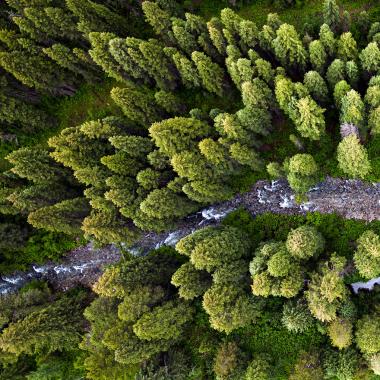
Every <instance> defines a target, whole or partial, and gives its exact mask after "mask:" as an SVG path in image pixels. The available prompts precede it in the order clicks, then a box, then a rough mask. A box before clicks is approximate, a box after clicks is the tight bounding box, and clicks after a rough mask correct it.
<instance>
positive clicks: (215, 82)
mask: <svg viewBox="0 0 380 380" xmlns="http://www.w3.org/2000/svg"><path fill="white" fill-rule="evenodd" d="M191 59H192V60H193V62H194V63H195V66H196V68H197V70H198V73H199V76H200V78H201V80H202V84H203V86H204V88H205V89H206V90H207V91H210V92H213V93H215V94H217V95H218V96H222V94H223V91H224V71H223V69H222V68H221V67H220V66H219V65H218V64H217V63H214V62H212V60H211V58H210V57H208V56H207V55H206V54H204V53H202V52H199V51H194V52H193V53H192V54H191Z"/></svg>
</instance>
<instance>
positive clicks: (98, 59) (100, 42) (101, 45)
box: [88, 32, 127, 82]
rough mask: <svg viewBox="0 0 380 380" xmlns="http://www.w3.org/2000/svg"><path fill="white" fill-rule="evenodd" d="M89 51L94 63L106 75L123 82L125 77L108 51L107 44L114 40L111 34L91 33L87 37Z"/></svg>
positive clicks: (120, 66) (120, 67)
mask: <svg viewBox="0 0 380 380" xmlns="http://www.w3.org/2000/svg"><path fill="white" fill-rule="evenodd" d="M88 37H89V40H90V43H91V49H90V50H89V54H90V56H91V58H92V59H93V60H94V62H95V63H96V64H97V65H99V66H100V67H101V68H102V69H103V70H104V71H105V72H106V74H107V75H109V76H110V77H112V78H114V79H116V80H118V81H120V82H123V81H124V80H125V79H126V78H127V75H126V73H125V71H124V69H123V67H122V65H120V63H119V62H117V60H115V58H114V57H113V56H112V55H111V53H110V51H109V44H110V43H111V41H112V40H113V39H115V38H116V35H115V34H112V33H96V32H91V33H89V35H88Z"/></svg>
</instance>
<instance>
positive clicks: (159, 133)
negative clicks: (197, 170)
mask: <svg viewBox="0 0 380 380" xmlns="http://www.w3.org/2000/svg"><path fill="white" fill-rule="evenodd" d="M149 132H150V135H151V136H152V138H153V140H154V142H155V144H156V146H157V147H158V148H159V149H160V151H161V152H162V153H164V154H165V155H166V156H168V157H172V156H173V155H174V154H176V153H181V152H182V151H184V150H188V149H194V148H195V147H196V145H197V140H198V139H201V138H204V137H207V136H208V135H209V134H210V132H211V128H210V126H209V125H208V124H207V123H205V122H203V121H200V120H196V119H193V118H185V117H175V118H172V119H166V120H163V121H161V122H157V123H154V124H153V125H152V126H151V127H150V129H149Z"/></svg>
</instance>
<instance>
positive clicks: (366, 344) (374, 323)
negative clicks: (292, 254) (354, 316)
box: [355, 313, 380, 354]
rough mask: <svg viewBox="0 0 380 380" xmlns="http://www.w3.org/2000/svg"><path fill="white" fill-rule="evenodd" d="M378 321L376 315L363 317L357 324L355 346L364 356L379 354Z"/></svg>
mask: <svg viewBox="0 0 380 380" xmlns="http://www.w3.org/2000/svg"><path fill="white" fill-rule="evenodd" d="M379 329H380V320H379V318H378V315H377V314H375V313H374V314H371V315H364V316H363V317H362V318H361V319H359V321H358V322H357V326H356V334H355V336H356V344H357V345H358V347H359V349H360V351H361V352H363V353H364V354H375V353H377V352H380V341H379Z"/></svg>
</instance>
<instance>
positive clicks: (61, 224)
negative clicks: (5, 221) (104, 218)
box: [28, 198, 90, 236]
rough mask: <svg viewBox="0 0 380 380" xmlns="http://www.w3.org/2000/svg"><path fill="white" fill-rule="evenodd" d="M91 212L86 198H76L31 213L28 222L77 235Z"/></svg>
mask: <svg viewBox="0 0 380 380" xmlns="http://www.w3.org/2000/svg"><path fill="white" fill-rule="evenodd" d="M89 212H90V207H89V205H88V202H87V200H86V199H85V198H74V199H68V200H64V201H62V202H60V203H57V204H55V205H53V206H48V207H44V208H40V209H38V210H36V211H34V212H32V213H30V214H29V216H28V222H29V223H30V224H31V225H32V226H33V227H35V228H43V229H45V230H47V231H52V232H63V233H65V234H68V235H74V236H75V235H81V231H80V228H81V225H82V221H83V219H84V218H85V217H86V216H88V214H89Z"/></svg>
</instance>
